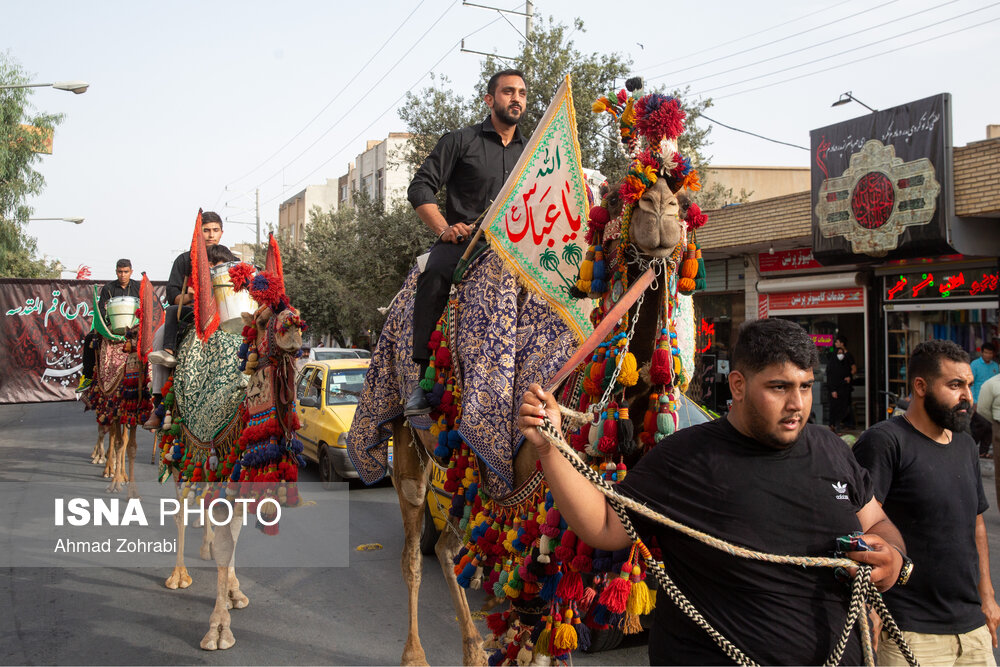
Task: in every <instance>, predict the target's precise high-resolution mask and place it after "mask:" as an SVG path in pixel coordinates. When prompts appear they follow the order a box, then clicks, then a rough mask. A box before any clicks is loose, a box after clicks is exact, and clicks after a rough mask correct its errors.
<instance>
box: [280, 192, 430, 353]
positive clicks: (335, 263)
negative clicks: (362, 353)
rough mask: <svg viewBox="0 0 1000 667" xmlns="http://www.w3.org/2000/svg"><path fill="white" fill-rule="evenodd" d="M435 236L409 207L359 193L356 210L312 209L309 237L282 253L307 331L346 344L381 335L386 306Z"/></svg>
mask: <svg viewBox="0 0 1000 667" xmlns="http://www.w3.org/2000/svg"><path fill="white" fill-rule="evenodd" d="M431 240H433V239H432V237H431V236H430V232H428V231H427V229H426V227H424V226H423V225H422V224H420V222H419V220H418V219H417V218H416V216H415V215H414V214H413V210H412V209H411V208H410V206H409V204H407V203H405V202H396V203H395V204H394V205H393V206H392V207H390V208H389V209H388V210H386V209H385V207H384V205H383V203H382V202H381V201H380V200H375V199H372V198H370V197H368V196H367V195H366V194H364V193H358V192H355V193H354V206H353V208H342V209H340V210H339V211H336V212H332V211H326V212H323V211H321V210H320V209H319V208H318V207H315V208H314V209H313V210H312V211H311V212H310V221H309V223H308V224H307V225H306V235H305V242H304V243H303V244H302V245H301V246H299V247H295V246H292V247H290V248H289V250H288V252H286V253H285V255H284V257H283V259H284V265H285V283H286V288H287V290H288V296H289V298H290V299H291V301H292V303H293V304H294V305H295V307H296V308H298V309H299V310H301V311H302V316H303V317H304V318H305V320H306V322H308V324H309V326H310V328H311V329H312V330H313V331H314V332H316V333H324V334H325V333H329V334H332V335H333V336H334V337H336V338H338V339H340V340H341V341H346V340H348V339H351V340H359V339H365V338H367V337H368V336H369V335H370V336H371V337H372V340H373V342H374V340H375V339H376V337H377V336H378V332H379V331H380V330H381V327H382V323H383V322H384V320H385V316H384V315H383V314H382V313H380V312H379V310H378V308H379V307H383V306H388V305H389V303H390V302H391V301H392V299H393V297H394V296H395V295H396V292H398V291H399V288H400V286H401V285H402V284H403V282H404V280H405V279H406V275H407V274H408V273H409V271H410V269H411V268H412V267H413V264H414V260H415V259H416V256H417V255H419V254H420V253H421V252H423V251H424V250H426V249H427V247H428V246H429V245H430V242H431Z"/></svg>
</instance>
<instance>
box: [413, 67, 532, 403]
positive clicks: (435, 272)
mask: <svg viewBox="0 0 1000 667" xmlns="http://www.w3.org/2000/svg"><path fill="white" fill-rule="evenodd" d="M526 96H527V91H526V89H525V84H524V75H523V74H521V72H519V71H517V70H504V71H502V72H498V73H497V74H494V75H493V76H492V77H491V78H490V80H489V83H488V84H487V86H486V96H485V98H484V100H485V101H486V106H488V107H489V108H490V115H489V117H488V118H487V119H486V120H484V121H483V122H482V123H478V124H476V125H470V126H469V127H466V128H464V129H461V130H458V131H456V132H449V133H448V134H446V135H444V136H443V137H441V139H439V140H438V142H437V145H436V146H434V150H432V151H431V153H430V155H428V156H427V159H426V160H424V163H423V164H422V165H421V166H420V169H418V170H417V173H416V175H414V177H413V181H411V182H410V187H409V189H408V190H407V197H408V198H409V200H410V204H411V205H412V206H413V208H414V209H415V210H416V212H417V216H419V217H420V220H421V221H423V223H424V224H425V225H427V227H428V228H429V229H430V230H431V231H432V232H433V233H434V235H435V236H437V241H436V242H435V243H434V245H433V247H432V248H431V252H430V257H429V258H428V260H427V265H426V266H425V267H424V271H423V273H421V274H420V277H419V278H418V279H417V289H416V294H415V295H414V306H413V361H415V362H416V363H417V364H419V365H420V377H421V378H422V377H423V376H424V374H425V373H426V371H427V367H428V365H429V363H430V351H429V350H428V349H427V343H428V342H429V341H430V337H431V333H432V332H433V331H434V328H435V326H437V321H438V319H439V318H440V317H441V313H443V312H444V307H445V305H446V304H447V303H448V292H449V289H450V287H451V280H452V275H453V274H454V272H455V267H456V266H457V265H458V261H459V259H461V257H462V255H463V254H464V253H465V250H466V248H467V247H468V245H469V243H470V241H471V238H472V235H473V234H474V231H475V230H474V228H473V226H474V223H475V221H476V220H477V219H478V218H479V217H480V216H481V215H482V214H483V213H484V212H485V211H486V210H487V209H488V208H489V206H490V202H491V201H492V200H493V198H494V197H496V195H497V193H499V192H500V188H502V187H503V184H504V182H505V181H506V180H507V176H509V175H510V172H511V171H513V169H514V166H515V165H516V164H517V160H518V158H520V157H521V152H522V151H523V150H524V137H523V136H522V135H521V132H520V131H519V130H518V129H517V124H518V122H519V121H520V120H521V114H522V113H524V107H525V100H526ZM443 187H446V188H447V189H446V193H445V215H441V210H440V209H439V208H438V204H437V198H436V197H437V193H438V191H439V190H441V188H443ZM430 411H431V407H430V405H429V404H428V403H427V398H426V396H425V395H424V390H423V389H421V388H420V386H419V384H418V385H417V388H416V389H414V391H413V393H412V394H411V395H410V397H409V399H408V400H407V402H406V406H405V408H404V409H403V414H405V415H407V416H413V415H422V414H427V413H428V412H430Z"/></svg>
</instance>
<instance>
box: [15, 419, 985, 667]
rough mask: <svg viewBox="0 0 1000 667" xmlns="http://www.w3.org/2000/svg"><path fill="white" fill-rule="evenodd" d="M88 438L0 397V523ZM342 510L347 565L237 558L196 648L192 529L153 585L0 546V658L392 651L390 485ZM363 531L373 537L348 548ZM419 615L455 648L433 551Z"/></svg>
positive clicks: (201, 566) (87, 448) (434, 653)
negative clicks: (174, 586) (188, 579)
mask: <svg viewBox="0 0 1000 667" xmlns="http://www.w3.org/2000/svg"><path fill="white" fill-rule="evenodd" d="M95 440H96V426H95V422H94V418H93V413H92V412H87V413H84V412H83V406H82V405H81V404H79V403H75V402H67V403H47V404H25V405H2V406H0V482H3V484H2V485H0V498H3V499H5V500H4V505H5V506H4V507H2V509H0V514H6V515H7V516H6V517H5V518H3V519H2V520H0V524H3V525H7V526H17V525H18V522H19V520H20V519H25V520H26V517H28V516H29V515H30V514H31V513H30V512H29V511H28V510H26V509H25V508H24V507H23V506H22V503H19V502H17V499H16V497H15V498H14V499H13V500H12V494H18V493H22V495H23V494H24V492H23V490H24V489H26V488H27V487H31V486H33V485H41V484H45V483H54V482H58V483H64V482H71V483H83V482H86V483H90V480H92V479H93V480H96V481H99V480H100V474H101V470H100V468H99V467H98V466H95V465H92V464H91V463H90V452H91V450H92V449H93V446H94V441H95ZM138 447H139V450H138V451H139V454H138V457H137V461H136V477H137V479H138V480H140V481H141V482H142V483H143V484H145V485H152V484H155V477H156V467H155V466H153V465H151V464H150V454H151V450H152V437H151V435H150V434H148V433H146V432H145V431H140V432H139V435H138ZM983 473H984V487H985V489H986V494H987V497H988V498H989V499H990V502H991V503H994V501H995V490H994V484H993V470H992V465H989V466H984V470H983ZM301 479H302V481H303V482H306V483H310V482H313V483H314V482H318V481H319V478H318V473H317V471H316V469H315V466H312V465H310V466H309V467H308V468H306V469H305V470H304V471H302V472H301ZM100 488H101V489H102V490H103V485H102V486H101V487H100ZM145 488H149V487H148V486H147V487H145ZM145 495H146V492H144V498H145ZM117 497H119V498H124V497H125V496H124V493H120V494H118V495H117ZM144 502H145V500H144ZM349 513H350V530H349V535H348V536H331V538H330V539H331V540H342V539H348V540H349V546H350V566H349V567H328V566H325V565H322V564H321V565H320V566H317V567H246V568H239V569H238V570H237V574H238V576H239V579H240V582H241V588H242V590H243V592H244V593H245V594H246V595H247V596H248V597H249V599H250V604H249V606H248V607H247V608H245V609H239V610H233V611H232V630H233V633H234V634H235V636H236V645H235V646H234V647H232V648H231V649H229V650H226V651H216V652H207V651H203V650H201V649H200V648H199V642H200V641H201V638H202V636H203V635H204V634H205V632H206V630H207V629H208V617H209V614H210V613H211V610H212V605H213V603H214V596H215V568H214V564H210V563H208V562H206V561H201V560H199V558H198V539H197V536H192V534H191V532H189V533H188V536H189V537H188V541H187V548H186V550H185V552H186V559H187V564H188V568H189V571H190V572H191V576H192V577H193V579H194V583H193V584H192V585H191V587H190V588H188V589H186V590H168V589H167V588H165V587H164V585H163V582H164V579H165V578H166V577H167V575H168V574H169V572H170V568H169V567H162V566H159V565H158V566H156V567H141V566H133V567H119V566H114V567H31V566H29V564H26V563H13V564H12V563H10V562H9V561H11V560H12V559H11V558H10V557H4V554H3V553H2V552H0V564H2V565H3V569H5V570H6V572H7V576H6V577H3V578H0V608H3V612H2V613H0V664H4V665H11V664H13V665H27V664H36V665H70V664H72V665H126V664H130V665H173V664H197V665H248V664H261V665H290V664H306V665H310V664H316V665H320V664H323V665H326V664H346V665H380V664H388V665H391V664H399V659H400V656H401V654H402V650H403V642H404V640H405V637H406V627H407V614H406V599H407V598H406V591H405V587H404V585H403V581H402V576H401V574H400V567H399V558H400V556H399V554H400V551H401V548H402V528H401V521H400V515H399V510H398V504H397V501H396V495H395V492H394V491H393V489H392V486H391V485H390V484H388V482H383V483H382V484H379V485H377V486H375V487H370V488H365V487H363V486H361V485H358V484H357V483H354V484H352V485H351V487H350V491H349ZM35 514H36V515H37V511H36V512H35ZM987 527H988V531H989V534H990V540H991V543H992V544H993V546H994V548H996V549H1000V514H998V512H997V510H996V509H995V508H991V509H990V510H989V512H988V513H987ZM245 530H254V529H253V528H247V529H245ZM255 532H256V531H255ZM12 539H16V535H14V536H12V533H11V532H9V531H8V533H7V535H6V536H3V535H0V550H10V549H12V546H11V542H10V540H12ZM277 539H280V536H279V538H277ZM363 545H377V546H375V547H372V548H371V549H370V550H360V551H359V550H357V547H359V546H363ZM237 553H238V554H239V552H237ZM161 560H162V556H161ZM320 560H322V559H320ZM998 561H1000V557H998V558H995V559H994V564H993V567H992V570H993V573H994V580H995V581H996V577H997V576H998V575H1000V566H998V565H997V562H998ZM209 565H211V567H209ZM237 565H239V555H238V556H237ZM480 596H481V594H479V593H473V594H472V595H470V602H471V603H472V604H473V605H478V604H479V603H481V600H480ZM420 628H421V637H422V641H423V646H424V650H425V651H426V654H427V659H428V661H429V662H430V663H431V664H458V663H460V662H461V659H462V656H461V647H460V642H459V636H458V631H457V626H456V624H455V614H454V611H453V609H452V606H451V601H450V598H449V596H448V593H447V590H446V588H445V585H444V580H443V575H442V574H441V570H440V566H439V565H438V563H437V562H436V560H435V559H427V558H425V559H424V563H423V584H422V587H421V594H420ZM480 628H481V629H484V628H485V623H483V622H480ZM998 655H1000V653H998ZM647 662H648V661H647V655H646V646H645V636H644V635H637V636H634V637H629V638H626V642H625V643H624V644H623V646H622V647H621V648H618V649H616V650H614V651H608V652H604V653H597V654H582V653H577V654H575V655H574V656H573V663H574V664H576V665H601V664H614V665H641V664H647Z"/></svg>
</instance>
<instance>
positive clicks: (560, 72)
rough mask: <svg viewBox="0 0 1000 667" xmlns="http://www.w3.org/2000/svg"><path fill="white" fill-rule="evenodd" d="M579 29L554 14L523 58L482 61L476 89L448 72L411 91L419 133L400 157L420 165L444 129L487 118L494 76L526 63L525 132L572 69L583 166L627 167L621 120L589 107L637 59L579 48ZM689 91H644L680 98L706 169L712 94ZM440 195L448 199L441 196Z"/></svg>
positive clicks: (684, 141) (613, 88)
mask: <svg viewBox="0 0 1000 667" xmlns="http://www.w3.org/2000/svg"><path fill="white" fill-rule="evenodd" d="M578 31H579V32H583V31H584V25H583V21H581V20H580V19H576V20H575V21H574V22H573V27H572V29H571V30H569V29H568V27H567V26H565V25H563V24H561V23H557V22H555V21H554V20H553V19H552V18H549V20H548V21H547V22H546V23H543V24H541V25H536V27H535V29H534V30H533V31H532V33H531V42H530V43H528V44H525V45H524V46H523V49H522V52H521V56H520V58H519V59H518V60H517V62H513V63H512V62H509V61H504V60H500V59H498V58H495V57H492V56H489V57H487V58H486V59H485V60H484V61H483V64H482V70H481V72H480V78H479V82H478V83H477V84H476V91H475V93H474V94H472V95H469V96H462V95H458V94H456V93H455V92H454V91H453V90H451V89H450V88H449V87H448V86H449V84H450V81H449V80H448V78H447V77H442V76H439V77H436V78H434V81H433V83H432V85H431V86H430V87H428V88H425V89H424V90H422V91H420V93H418V94H416V95H414V94H412V93H408V94H407V96H406V104H405V105H404V106H403V107H402V108H401V109H400V111H399V117H400V118H401V119H402V120H403V121H404V122H405V123H406V125H407V128H408V130H409V131H410V132H411V133H413V134H414V135H415V138H414V139H413V141H412V142H411V144H410V148H409V149H408V151H407V152H406V154H405V155H403V156H402V159H403V160H404V161H405V162H406V163H408V164H409V165H411V166H412V167H413V169H416V168H417V167H419V166H420V164H421V163H422V162H423V161H424V158H425V157H427V155H428V153H430V152H431V149H432V148H434V144H435V143H437V140H438V139H439V138H440V137H441V135H443V134H445V133H446V132H450V131H452V130H455V129H458V128H461V127H464V126H466V125H471V124H472V123H476V122H481V121H482V120H483V119H484V118H485V117H486V116H487V114H488V113H489V110H488V109H487V107H486V104H485V102H483V101H482V99H483V97H484V96H485V95H486V84H487V82H488V81H489V78H490V77H491V76H492V75H493V74H494V73H496V72H499V71H501V70H504V69H508V68H515V69H520V70H521V71H523V72H524V75H525V77H526V79H527V80H526V82H525V83H526V84H527V88H528V100H527V105H526V108H525V110H524V115H523V117H522V119H521V122H520V124H519V127H520V129H521V132H522V133H524V135H525V136H530V135H531V133H532V132H533V131H534V129H535V127H536V126H537V124H538V121H539V120H541V117H542V116H543V115H544V114H545V109H546V108H548V105H549V102H550V101H551V99H552V95H553V94H554V93H555V92H556V90H557V89H558V88H559V86H560V85H561V84H562V82H563V79H564V77H565V76H566V75H567V74H569V75H571V77H572V78H571V81H572V85H573V101H574V104H575V105H576V122H577V133H578V135H579V140H580V157H581V161H582V164H583V166H584V167H590V168H594V169H597V170H599V171H600V172H601V173H602V174H604V175H605V176H607V177H608V178H609V179H612V180H614V179H617V178H618V177H620V176H621V175H623V174H624V173H625V170H626V169H627V168H628V159H627V157H626V155H625V153H624V151H623V150H622V149H621V145H620V139H619V134H618V126H617V124H616V123H615V122H614V121H612V119H611V116H609V115H608V114H596V113H594V112H593V111H592V110H591V108H590V107H591V104H592V103H593V102H594V101H595V100H596V99H597V98H598V97H600V96H601V95H609V94H610V95H614V94H615V93H617V91H618V90H620V89H621V88H623V87H624V79H625V78H626V77H628V76H629V74H630V68H631V65H632V63H631V61H630V60H628V59H626V58H624V57H622V56H620V55H618V54H616V53H611V54H602V53H588V54H584V53H581V52H580V51H578V50H577V49H576V48H574V45H573V41H572V40H571V39H569V38H570V37H571V36H572V34H573V33H576V32H578ZM639 74H641V72H640V73H639ZM689 91H690V88H685V89H684V90H683V91H680V90H675V91H673V92H670V93H666V91H665V90H663V89H662V88H651V89H647V90H646V91H644V92H663V93H666V94H669V95H672V96H674V97H678V98H680V100H681V105H682V107H683V108H684V110H685V111H686V112H687V114H688V116H687V121H686V127H687V131H686V132H685V133H684V135H682V136H681V138H680V141H679V142H678V143H679V148H680V152H681V154H682V155H684V156H685V157H690V158H691V161H692V164H693V165H694V167H695V168H696V169H699V170H700V169H703V168H704V167H705V166H707V165H708V161H709V158H707V157H706V156H705V155H704V150H705V148H706V147H707V145H708V135H709V132H710V131H711V128H710V127H705V128H700V127H699V126H698V118H699V117H700V116H701V113H702V112H703V111H704V110H705V109H707V108H708V107H710V106H711V105H712V101H711V99H705V100H702V101H700V102H695V101H689V100H687V99H686V98H685V95H686V94H687V93H688V92H689ZM439 199H440V201H443V198H440V197H439Z"/></svg>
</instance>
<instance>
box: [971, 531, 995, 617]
mask: <svg viewBox="0 0 1000 667" xmlns="http://www.w3.org/2000/svg"><path fill="white" fill-rule="evenodd" d="M976 551H977V552H978V554H979V599H980V600H992V599H993V598H994V596H995V595H996V593H995V591H994V590H993V580H992V579H991V578H990V540H989V536H987V534H986V522H985V521H984V520H983V515H982V514H980V515H978V516H977V517H976Z"/></svg>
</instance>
